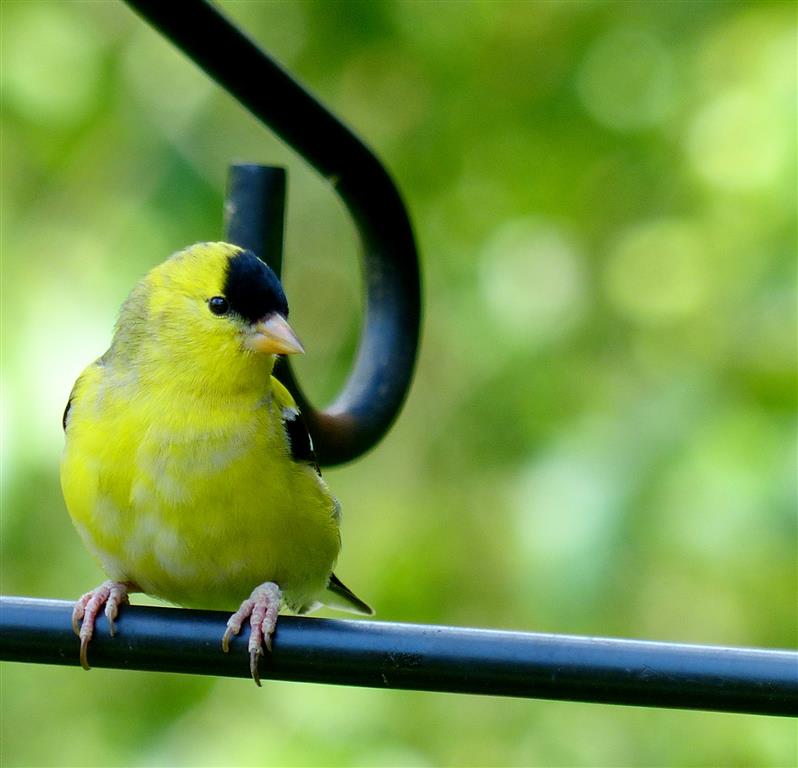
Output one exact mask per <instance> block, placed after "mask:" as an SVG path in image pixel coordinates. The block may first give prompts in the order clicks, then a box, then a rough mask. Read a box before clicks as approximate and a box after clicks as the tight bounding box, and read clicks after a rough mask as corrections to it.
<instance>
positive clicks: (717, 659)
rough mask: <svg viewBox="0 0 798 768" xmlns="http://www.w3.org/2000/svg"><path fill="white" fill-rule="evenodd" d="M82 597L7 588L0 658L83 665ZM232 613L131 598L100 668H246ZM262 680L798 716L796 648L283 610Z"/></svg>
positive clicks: (94, 660) (103, 642)
mask: <svg viewBox="0 0 798 768" xmlns="http://www.w3.org/2000/svg"><path fill="white" fill-rule="evenodd" d="M71 613H72V603H68V602H63V601H56V600H34V599H30V598H21V597H2V598H0V630H1V631H0V659H2V660H5V661H20V662H33V663H39V664H66V665H75V666H77V665H78V663H79V661H78V640H77V638H76V637H75V636H74V634H72V629H71V626H70V617H71ZM227 618H228V614H225V613H220V612H216V611H195V610H187V609H176V608H149V607H140V606H126V607H125V608H123V610H122V612H121V615H120V617H119V619H118V621H117V634H116V636H115V637H113V638H112V637H110V636H109V634H108V625H107V622H106V620H105V618H104V617H103V618H101V619H99V620H98V623H97V634H96V635H95V637H94V639H93V640H92V642H91V646H90V649H89V661H90V662H91V664H92V665H93V666H96V667H113V668H119V669H140V670H150V671H161V672H185V673H189V674H204V675H223V676H225V677H249V658H248V655H247V634H248V633H247V632H246V631H245V632H243V633H242V636H241V637H239V638H236V639H235V641H234V642H233V643H232V645H231V650H230V653H229V654H225V653H223V652H222V650H221V637H222V634H223V633H224V629H225V625H226V621H227ZM261 675H262V677H263V678H274V679H277V680H295V681H304V682H314V683H335V684H339V685H358V686H367V687H372V688H403V689H414V690H423V691H449V692H455V693H472V694H488V695H494V696H521V697H528V698H537V699H561V700H568V701H586V702H599V703H606V704H632V705H638V706H647V707H676V708H684V709H709V710H716V711H724V712H746V713H750V714H768V715H790V716H793V717H794V716H798V653H796V652H793V651H780V650H763V649H749V648H721V647H715V646H699V645H675V644H667V643H655V642H647V641H638V640H616V639H609V638H595V637H573V636H568V635H544V634H528V633H521V632H500V631H494V630H485V629H461V628H455V627H442V626H425V625H416V624H391V623H386V622H373V621H338V620H332V619H308V618H299V617H292V616H283V617H281V618H280V620H279V622H278V625H277V632H276V634H275V637H274V649H273V651H272V653H271V654H266V656H265V657H264V658H263V660H262V662H261Z"/></svg>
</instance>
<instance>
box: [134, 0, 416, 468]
mask: <svg viewBox="0 0 798 768" xmlns="http://www.w3.org/2000/svg"><path fill="white" fill-rule="evenodd" d="M126 2H127V3H128V5H130V6H131V7H132V8H134V9H135V10H136V11H137V12H138V13H139V14H140V15H141V16H142V17H143V18H145V19H146V20H147V21H148V22H150V23H151V24H152V25H153V26H155V27H156V28H157V29H158V30H160V31H161V32H162V33H163V34H164V35H165V36H166V37H168V38H169V39H170V40H171V41H172V42H173V43H174V44H175V45H176V46H178V47H179V48H181V49H182V50H183V52H184V53H186V54H187V55H188V56H189V57H190V58H191V59H193V60H194V62H195V63H196V64H198V65H199V66H200V67H201V68H202V69H203V70H204V71H205V72H206V73H207V74H208V75H210V76H211V77H212V78H213V79H214V80H216V82H218V83H219V84H220V85H221V86H222V87H223V88H224V89H225V90H227V91H228V92H229V93H230V94H231V95H232V96H234V97H235V98H236V99H238V101H240V102H241V103H242V104H243V105H244V106H245V107H246V108H247V109H249V111H250V112H252V114H253V115H255V116H256V117H257V118H259V119H260V120H261V121H262V122H263V123H265V124H266V125H268V126H269V127H270V128H271V129H272V130H273V131H274V132H275V133H277V135H279V136H280V137H281V138H282V139H283V140H284V141H285V142H286V143H287V144H288V145H290V146H291V147H293V149H295V150H296V151H297V152H298V153H299V154H301V155H302V156H303V157H304V158H305V159H306V160H307V161H308V162H309V163H310V164H311V165H312V166H313V167H314V168H315V169H316V170H317V171H318V172H319V173H321V174H322V175H323V176H324V177H325V178H326V179H328V180H329V181H330V182H331V183H332V184H333V186H334V188H335V191H336V192H337V193H338V195H339V196H340V197H341V199H342V200H343V201H344V203H345V204H346V206H347V208H348V209H349V211H350V213H351V214H352V217H353V219H354V221H355V224H356V225H357V228H358V231H359V233H360V238H361V241H362V263H363V271H364V278H365V279H364V284H365V289H366V300H365V319H364V323H363V330H362V334H361V339H360V346H359V349H358V353H357V357H356V360H355V367H354V370H353V371H352V373H351V374H350V376H349V378H348V380H347V382H346V384H345V385H344V388H343V391H342V392H341V393H340V394H339V395H338V396H337V398H336V399H335V401H334V402H333V404H332V405H331V406H329V407H328V408H327V409H325V410H323V411H320V410H316V409H315V408H314V407H312V405H311V404H310V403H309V402H308V401H307V399H306V398H305V397H304V396H303V395H302V393H301V391H300V389H299V387H298V386H297V385H296V383H295V382H293V383H291V384H290V386H291V387H292V388H293V393H294V395H295V397H296V398H297V401H298V402H299V405H300V407H301V408H302V411H303V414H304V416H305V420H306V422H307V424H308V428H309V429H310V431H311V434H312V435H313V438H314V444H315V448H316V453H317V455H318V458H319V461H320V462H321V463H322V464H340V463H342V462H345V461H350V460H351V459H354V458H356V457H357V456H359V455H361V454H362V453H364V452H365V451H367V450H368V449H369V448H371V447H372V446H373V445H375V444H376V442H377V441H378V440H379V439H380V438H381V437H382V436H383V435H384V434H385V433H386V432H387V430H388V428H389V427H390V425H391V423H392V422H393V420H394V418H395V417H396V415H397V414H398V412H399V410H400V408H401V406H402V403H403V402H404V399H405V396H406V394H407V390H408V388H409V386H410V380H411V378H412V375H413V370H414V367H415V360H416V350H417V347H418V338H419V329H420V313H421V287H420V275H419V266H418V255H417V252H416V245H415V239H414V237H413V231H412V228H411V225H410V220H409V218H408V215H407V211H406V209H405V206H404V204H403V202H402V199H401V197H400V195H399V192H398V190H397V188H396V186H395V185H394V183H393V181H392V180H391V178H390V176H389V175H388V173H387V171H386V170H385V168H384V167H383V166H382V164H381V163H380V161H379V160H378V159H377V158H376V156H375V155H374V154H373V153H372V152H371V150H369V149H368V148H367V147H366V146H365V144H363V142H362V141H361V140H360V139H359V138H358V137H357V136H356V135H355V134H354V133H353V132H352V131H351V130H350V129H349V128H347V127H346V126H345V125H344V124H343V123H342V122H341V121H340V120H338V119H337V118H336V117H335V116H334V115H333V114H332V113H330V112H329V111H328V110H327V109H326V108H325V107H324V106H322V104H321V103H320V102H319V101H317V100H316V99H315V98H314V97H313V96H312V95H311V94H310V93H308V91H306V90H305V89H304V88H303V87H302V86H301V85H299V84H298V83H297V82H296V81H295V80H294V79H293V78H292V77H291V76H290V75H289V74H288V73H287V72H286V71H285V70H284V69H282V67H280V66H279V64H277V63H276V62H275V61H274V60H272V59H271V58H269V57H268V56H267V55H266V54H265V53H264V52H263V51H261V50H260V49H259V48H258V47H257V45H255V44H254V43H253V42H252V41H251V40H250V39H249V38H248V37H246V35H244V34H243V33H242V32H241V31H240V30H238V29H237V28H236V27H235V26H234V25H233V24H231V23H230V21H228V20H227V19H226V18H225V17H224V16H223V15H222V14H221V13H220V12H219V11H218V10H217V9H216V8H214V7H213V5H211V4H210V3H209V2H205V1H204V0H191V1H190V2H189V1H188V0H187V1H185V2H182V3H167V2H163V1H162V0H126Z"/></svg>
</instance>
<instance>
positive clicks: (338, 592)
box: [321, 573, 374, 616]
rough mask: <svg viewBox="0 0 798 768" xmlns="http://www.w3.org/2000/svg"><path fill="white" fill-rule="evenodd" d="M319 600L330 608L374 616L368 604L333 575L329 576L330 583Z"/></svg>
mask: <svg viewBox="0 0 798 768" xmlns="http://www.w3.org/2000/svg"><path fill="white" fill-rule="evenodd" d="M321 599H322V601H323V602H324V604H325V605H328V606H329V607H330V608H337V609H338V610H341V611H348V612H349V613H359V614H362V615H363V616H373V615H374V609H373V608H372V607H371V606H370V605H369V604H368V603H364V602H363V601H362V600H361V599H360V598H359V597H358V596H357V595H356V594H355V593H354V592H353V591H352V590H351V589H349V587H347V586H346V585H345V584H344V583H343V582H342V581H341V580H340V579H339V578H338V577H337V576H336V575H335V574H334V573H333V574H332V575H331V576H330V582H329V583H328V584H327V589H326V590H325V592H324V595H323V596H322V598H321Z"/></svg>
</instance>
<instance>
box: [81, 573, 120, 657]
mask: <svg viewBox="0 0 798 768" xmlns="http://www.w3.org/2000/svg"><path fill="white" fill-rule="evenodd" d="M127 592H128V585H127V584H125V583H123V582H120V581H110V580H109V581H104V582H103V583H102V584H100V586H99V587H97V588H96V589H92V590H91V591H90V592H87V593H86V594H85V595H83V596H82V597H81V598H80V600H78V601H77V602H76V603H75V607H74V608H73V609H72V631H73V632H74V633H75V634H76V635H77V636H78V637H79V638H80V666H81V667H83V669H89V657H88V652H89V642H90V640H91V638H92V637H93V635H94V623H95V622H96V620H97V614H98V613H99V612H100V609H101V608H102V607H103V606H105V617H106V618H107V619H108V628H109V631H110V633H111V637H113V636H114V635H115V634H116V625H115V624H114V621H115V619H116V617H117V616H118V615H119V606H121V605H124V604H125V603H127V602H128V594H127Z"/></svg>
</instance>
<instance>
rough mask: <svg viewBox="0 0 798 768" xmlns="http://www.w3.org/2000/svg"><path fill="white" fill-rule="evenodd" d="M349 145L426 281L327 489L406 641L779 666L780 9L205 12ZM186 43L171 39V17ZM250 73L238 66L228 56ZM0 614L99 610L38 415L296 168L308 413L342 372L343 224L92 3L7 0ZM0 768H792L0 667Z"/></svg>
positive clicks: (401, 703) (355, 703)
mask: <svg viewBox="0 0 798 768" xmlns="http://www.w3.org/2000/svg"><path fill="white" fill-rule="evenodd" d="M221 5H222V7H223V8H224V10H225V11H226V12H228V13H229V14H230V16H232V17H233V18H234V19H235V20H237V21H238V22H240V23H241V24H242V25H243V26H244V27H246V29H247V30H248V31H249V33H250V34H251V35H252V36H253V37H254V38H255V39H256V40H258V41H259V42H260V43H261V44H262V45H264V46H265V47H266V48H267V49H268V50H269V51H271V52H272V53H273V54H274V55H275V56H276V57H277V58H278V59H279V60H280V61H281V62H282V63H283V64H285V65H286V66H287V67H289V68H290V69H291V70H292V71H293V72H295V73H296V75H297V76H298V77H299V78H300V79H301V80H303V81H304V82H305V83H306V84H308V85H309V86H310V87H311V88H312V89H313V91H314V92H315V93H317V94H318V95H319V96H321V97H322V98H323V100H324V101H325V102H326V103H327V104H328V105H330V106H331V107H332V108H333V109H334V110H336V111H337V112H338V113H339V114H340V115H342V116H343V117H344V119H345V120H346V121H347V122H348V123H349V124H350V125H352V126H353V127H354V128H355V129H356V130H358V131H359V132H360V133H362V135H363V136H364V137H365V138H366V139H367V141H368V143H369V144H370V145H371V146H373V147H374V148H375V149H376V150H377V152H378V154H379V155H380V156H381V157H382V158H383V159H384V161H385V162H386V164H387V165H388V167H389V168H390V169H391V171H392V173H393V174H394V176H395V178H396V180H397V181H398V184H399V186H400V188H401V190H402V192H403V194H404V196H405V199H406V201H407V203H408V205H409V207H410V210H411V213H412V216H413V220H414V225H415V228H416V232H417V236H418V240H419V244H420V248H421V251H422V255H423V269H424V275H425V299H426V312H425V325H424V338H423V344H422V350H421V357H420V363H419V368H418V374H417V376H416V379H415V383H414V387H413V390H412V392H411V394H410V397H409V400H408V403H407V406H406V408H405V410H404V412H403V414H402V416H401V418H400V420H399V422H398V423H397V425H396V427H395V428H394V429H393V431H392V432H391V433H390V435H389V436H388V437H387V439H386V440H385V441H384V442H383V443H382V444H381V445H380V446H379V447H378V448H377V449H376V450H374V451H373V452H372V453H371V454H369V455H368V456H367V457H366V458H364V459H362V460H361V461H358V462H356V463H354V464H352V465H350V466H347V467H343V468H339V469H335V470H328V472H327V477H328V479H329V481H330V484H331V485H332V487H333V489H334V490H335V492H336V494H337V495H338V496H339V498H340V499H341V500H342V502H343V504H344V512H345V517H344V528H343V539H344V549H343V552H342V556H341V559H340V562H339V567H338V569H337V570H338V573H339V575H340V576H341V577H342V579H344V581H345V582H346V583H348V584H351V585H352V587H353V588H354V589H355V590H356V591H357V592H358V593H359V594H361V595H362V596H363V597H364V598H365V599H367V600H368V601H369V602H371V603H372V604H373V605H375V606H376V607H377V611H378V617H379V618H380V619H385V620H394V621H414V622H437V623H451V624H457V625H470V626H487V627H504V628H513V629H522V630H534V631H544V632H561V633H584V634H596V635H614V636H624V637H637V638H651V639H660V640H668V641H684V642H698V643H719V644H740V645H757V646H767V647H792V648H794V647H795V646H796V541H797V539H796V487H795V484H796V477H795V471H796V455H795V444H794V426H795V421H794V419H795V405H796V401H795V399H796V378H795V372H796V370H795V363H796V359H795V353H796V314H795V309H796V308H795V296H794V292H795V287H796V280H795V259H796V232H795V211H796V170H795V168H796V165H795V162H796V158H795V137H796V31H795V5H794V4H793V3H790V2H772V3H771V2H756V3H738V2H734V3H725V2H703V3H702V2H691V3H682V2H659V3H657V2H653V3H623V2H619V3H613V2H594V3H581V2H527V3H523V2H489V3H480V2H471V3H443V2H438V3H433V2H362V3H361V2H346V3H335V2H223V3H221ZM187 23H190V18H189V19H187ZM229 55H230V56H235V55H236V52H235V51H229ZM2 113H3V114H2V320H3V323H2V385H3V386H2V440H3V453H2V504H3V506H2V592H3V593H6V594H9V593H10V594H26V595H35V596H41V597H59V598H68V599H71V598H75V597H77V596H78V595H79V594H80V593H82V592H83V591H85V590H87V589H88V588H90V587H92V586H94V585H96V584H97V583H98V582H99V581H100V580H101V579H102V578H103V576H102V574H101V572H100V570H99V569H98V567H97V566H96V565H95V564H94V562H93V561H92V559H91V558H90V556H89V555H88V554H87V553H86V552H85V551H84V549H83V547H82V546H81V544H80V542H79V540H78V537H77V536H76V534H75V533H74V531H73V530H72V527H71V524H70V522H69V519H68V517H67V514H66V512H65V509H64V506H63V501H62V499H61V495H60V490H59V486H58V469H57V467H58V459H59V453H60V450H61V445H62V434H61V427H60V420H61V413H62V410H63V407H64V404H65V402H66V399H67V396H68V394H69V391H70V388H71V385H72V382H73V380H74V379H75V377H76V376H77V374H78V373H79V372H80V370H81V369H82V368H83V367H84V365H86V364H87V363H88V362H89V361H91V360H92V359H94V358H95V357H96V356H97V355H99V354H100V353H102V352H103V351H104V350H105V348H106V346H107V344H108V341H109V339H110V333H111V328H112V324H113V321H114V318H115V314H116V311H117V308H118V306H119V304H120V303H121V301H122V300H123V299H124V297H125V295H126V294H127V292H128V291H129V289H130V288H131V287H132V285H133V284H134V282H135V281H136V280H137V278H138V277H139V276H140V275H141V274H143V273H144V272H145V271H146V270H147V269H148V268H149V267H151V266H152V265H154V264H156V263H158V262H160V261H161V260H163V259H164V258H165V257H166V256H167V255H168V254H170V253H171V252H173V251H175V250H177V249H179V248H181V247H182V246H184V245H187V244H189V243H192V242H195V241H198V240H208V239H215V238H218V237H219V236H220V234H221V216H222V191H223V187H224V180H225V174H226V168H227V165H228V162H229V161H230V160H231V159H243V160H250V161H260V162H266V163H277V164H283V165H285V166H287V167H288V169H289V185H290V194H289V209H288V226H287V253H286V268H285V281H286V285H287V290H288V294H289V297H290V298H291V300H292V316H293V317H294V322H295V325H296V327H297V328H298V331H299V333H300V335H301V337H302V338H303V339H304V340H305V342H306V346H307V348H308V350H309V354H308V355H307V356H306V359H303V360H302V361H301V364H300V366H299V373H300V377H301V379H302V381H303V383H304V385H305V387H306V389H307V390H308V391H309V392H310V394H311V395H312V397H313V398H314V399H315V401H316V402H319V403H321V402H323V401H326V400H327V399H328V398H330V397H331V396H332V395H333V394H334V393H335V392H336V391H337V389H338V387H339V386H340V384H341V383H342V381H343V380H344V378H345V375H346V371H347V369H348V366H349V363H350V360H351V356H352V353H353V350H354V348H355V346H356V342H357V329H358V322H359V295H360V287H359V278H358V274H357V248H356V243H355V238H354V231H353V228H352V225H351V223H350V222H349V220H348V219H347V216H346V214H345V212H344V211H343V209H342V207H341V205H340V204H339V203H338V201H337V199H336V197H335V195H334V194H333V192H332V191H331V189H330V188H329V187H328V186H327V185H326V184H325V183H324V182H322V181H321V180H320V179H319V178H317V177H316V176H315V175H314V173H313V172H311V171H310V170H309V169H308V168H307V167H306V166H305V165H304V164H303V162H302V161H301V160H299V159H298V158H297V157H295V156H294V155H293V154H292V153H291V152H290V151H288V150H287V149H286V148H285V147H284V146H283V145H281V144H280V143H279V142H278V141H277V140H276V139H275V138H273V137H272V136H271V135H270V134H269V133H268V132H266V131H264V130H263V129H262V128H261V127H259V125H258V124H257V123H256V122H255V120H254V119H252V118H251V117H250V116H249V115H248V114H247V113H246V112H245V111H244V110H243V109H242V108H241V107H239V106H238V105H237V104H236V103H235V102H234V101H233V100H232V99H230V98H229V97H228V96H226V95H225V94H224V93H221V92H220V91H219V90H218V89H217V88H216V87H215V86H214V85H213V84H212V83H211V82H210V81H209V80H208V79H207V78H206V77H205V76H204V75H203V74H202V73H201V72H200V71H198V70H197V69H196V68H195V67H194V66H193V65H192V64H190V63H189V62H188V61H186V60H185V59H184V58H183V56H182V55H180V54H179V53H177V52H175V51H174V50H173V49H172V48H171V47H170V46H169V45H168V44H167V43H166V42H164V40H162V39H161V38H160V37H159V35H158V34H156V33H155V32H154V31H153V30H152V29H150V28H149V27H147V26H146V25H145V24H144V23H143V22H141V21H140V20H139V19H138V18H137V17H136V16H134V15H133V13H132V12H131V11H130V10H128V9H127V8H126V7H125V6H124V5H122V4H121V3H116V2H70V3H60V2H13V1H7V0H3V2H2ZM0 740H1V741H2V746H1V747H0V762H2V764H3V766H7V767H8V768H11V767H12V766H34V765H36V766H38V765H42V766H45V765H46V766H56V765H58V766H73V765H74V766H78V765H80V766H115V765H129V766H156V765H176V766H194V765H197V766H205V765H207V766H216V765H253V766H254V765H273V766H279V765H290V766H293V765H296V766H310V765H319V766H325V765H346V766H437V765H442V766H460V765H463V766H472V765H473V766H483V765H484V766H488V765H495V766H504V765H507V766H510V765H512V766H527V765H563V766H565V765H583V766H598V765H607V766H611V765H701V766H710V765H727V766H731V765H741V766H742V765H745V766H748V765H768V766H786V765H793V764H795V762H796V760H798V755H797V754H796V731H795V726H794V723H791V722H789V721H787V720H780V719H775V718H755V717H748V716H738V715H720V714H709V713H690V712H675V711H667V710H660V711H656V710H643V709H635V708H620V707H604V706H595V705H581V704H568V703H555V702H538V701H515V700H503V699H496V698H479V697H467V696H453V695H443V694H420V693H412V692H385V691H375V690H359V689H345V688H335V687H323V686H313V685H304V684H291V683H273V682H267V684H266V685H264V688H263V689H262V690H257V689H256V688H255V686H254V685H252V683H251V682H247V681H243V680H242V681H239V680H232V681H231V680H216V679H210V678H209V679H200V678H192V677H180V676H171V675H156V674H143V673H142V674H139V673H130V672H113V671H106V670H99V669H97V670H93V671H92V672H91V673H90V674H86V673H84V672H82V671H81V670H79V669H68V668H48V667H35V666H23V665H12V664H5V665H4V666H3V667H2V732H0Z"/></svg>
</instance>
